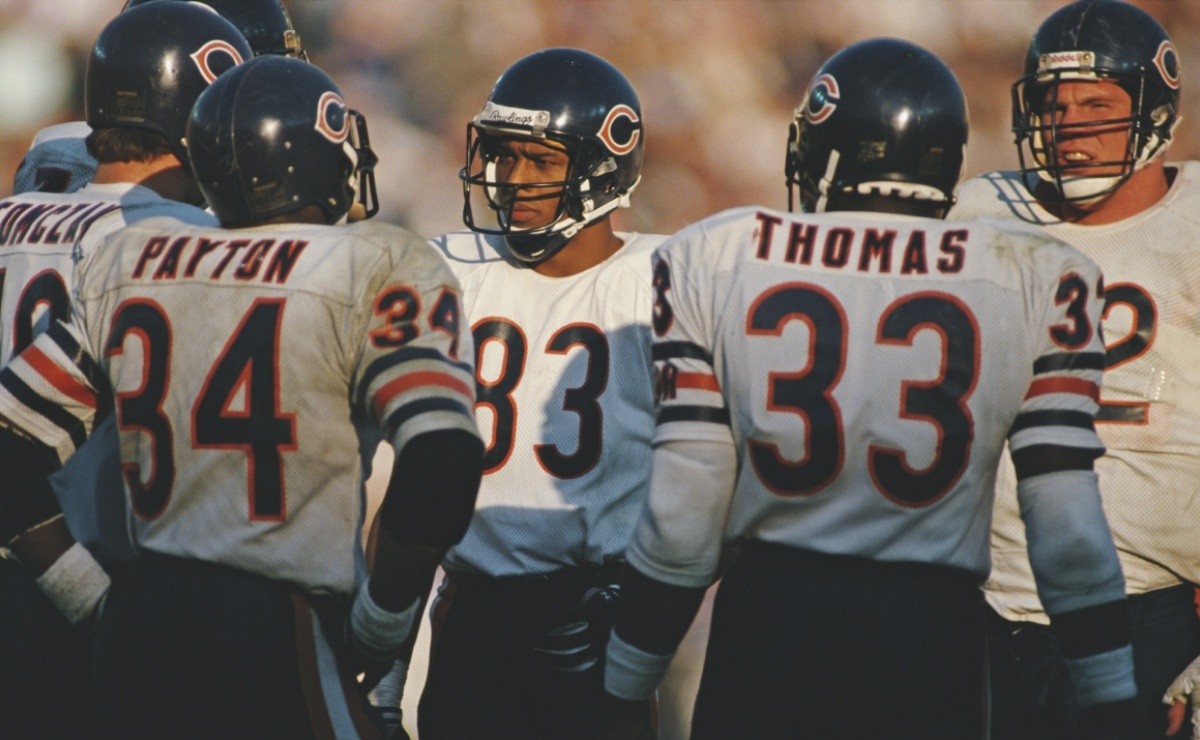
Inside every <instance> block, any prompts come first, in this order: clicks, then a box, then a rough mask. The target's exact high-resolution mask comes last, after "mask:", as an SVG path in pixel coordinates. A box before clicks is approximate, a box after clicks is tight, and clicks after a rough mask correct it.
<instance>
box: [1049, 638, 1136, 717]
mask: <svg viewBox="0 0 1200 740" xmlns="http://www.w3.org/2000/svg"><path fill="white" fill-rule="evenodd" d="M1066 664H1067V671H1068V672H1069V673H1070V675H1071V683H1072V684H1073V685H1074V686H1075V697H1076V698H1077V699H1078V700H1079V704H1080V706H1083V707H1090V706H1095V705H1096V704H1107V703H1109V702H1114V701H1122V700H1124V699H1132V698H1133V697H1135V696H1137V685H1136V684H1135V683H1134V680H1133V648H1132V647H1131V646H1129V645H1125V646H1124V647H1120V648H1117V649H1116V650H1110V651H1108V652H1107V653H1100V654H1098V655H1091V656H1088V657H1086V658H1075V659H1073V660H1072V659H1068V660H1067V661H1066Z"/></svg>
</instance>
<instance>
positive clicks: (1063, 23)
mask: <svg viewBox="0 0 1200 740" xmlns="http://www.w3.org/2000/svg"><path fill="white" fill-rule="evenodd" d="M1080 80H1082V81H1087V82H1095V81H1098V80H1112V81H1113V82H1115V83H1117V84H1118V85H1120V86H1121V88H1122V89H1123V90H1125V92H1127V93H1128V94H1129V97H1130V100H1131V103H1132V114H1131V115H1130V116H1129V117H1127V118H1117V119H1108V120H1104V121H1084V122H1076V123H1066V124H1064V123H1058V122H1057V121H1056V120H1055V119H1054V117H1053V116H1052V115H1044V114H1046V113H1048V112H1052V111H1054V110H1056V109H1057V107H1058V90H1059V85H1060V83H1062V82H1065V81H1066V82H1074V81H1080ZM1179 82H1180V69H1179V54H1178V53H1177V52H1176V50H1175V45H1174V44H1173V43H1171V39H1170V37H1169V36H1167V32H1166V31H1165V30H1163V27H1162V26H1161V25H1159V23H1158V21H1156V20H1154V18H1152V17H1151V16H1150V15H1149V14H1147V13H1146V12H1145V11H1144V10H1142V9H1140V8H1138V7H1137V6H1135V5H1132V4H1130V3H1128V2H1124V1H1123V0H1077V2H1074V3H1071V4H1070V5H1067V6H1065V7H1063V8H1060V9H1059V10H1057V11H1056V12H1054V13H1052V14H1051V15H1050V16H1049V17H1048V18H1046V20H1045V21H1044V22H1043V23H1042V25H1041V26H1040V27H1039V28H1038V30H1037V32H1036V33H1035V34H1034V36H1033V40H1032V41H1031V42H1030V44H1029V51H1028V53H1027V54H1026V55H1025V74H1024V76H1022V77H1021V78H1020V79H1019V80H1017V81H1016V83H1014V84H1013V88H1012V99H1013V133H1014V134H1015V135H1016V145H1017V153H1018V155H1019V156H1020V162H1021V171H1022V173H1023V174H1024V175H1025V176H1026V177H1025V183H1026V186H1027V187H1029V189H1030V190H1031V191H1034V190H1036V193H1037V195H1038V197H1040V198H1045V199H1048V200H1051V201H1059V202H1071V203H1079V204H1087V203H1091V202H1095V201H1096V200H1099V199H1100V198H1102V197H1104V196H1106V195H1108V194H1109V193H1111V192H1113V191H1114V190H1116V189H1117V188H1119V187H1120V186H1121V184H1122V183H1124V182H1125V181H1126V180H1128V179H1129V177H1130V176H1131V175H1132V174H1133V173H1134V172H1136V171H1138V170H1139V169H1141V168H1142V167H1145V166H1146V165H1147V164H1149V163H1150V162H1152V161H1154V159H1156V158H1157V157H1159V156H1161V155H1162V154H1163V153H1164V152H1165V151H1166V149H1167V147H1168V146H1169V145H1170V143H1171V137H1172V135H1173V134H1174V132H1175V127H1176V126H1177V125H1178V124H1179V120H1180V116H1179ZM1097 126H1105V127H1112V126H1126V127H1127V128H1128V130H1129V134H1128V144H1127V146H1126V152H1125V156H1124V157H1123V158H1122V159H1119V160H1113V161H1103V162H1097V161H1091V162H1089V161H1083V162H1071V163H1069V165H1067V166H1066V167H1064V166H1063V165H1060V162H1059V160H1060V157H1059V152H1058V147H1059V145H1060V144H1059V142H1060V140H1061V139H1062V138H1063V137H1064V136H1066V137H1069V136H1071V135H1072V134H1073V133H1075V132H1077V131H1080V130H1082V129H1087V128H1095V127H1097ZM1068 167H1069V170H1070V172H1071V174H1065V173H1064V169H1067V168H1068ZM1089 170H1092V171H1094V173H1089V172H1088V171H1089ZM1080 173H1082V174H1080ZM1039 183H1048V184H1049V185H1051V186H1052V187H1050V188H1046V187H1040V188H1039V187H1038V185H1039Z"/></svg>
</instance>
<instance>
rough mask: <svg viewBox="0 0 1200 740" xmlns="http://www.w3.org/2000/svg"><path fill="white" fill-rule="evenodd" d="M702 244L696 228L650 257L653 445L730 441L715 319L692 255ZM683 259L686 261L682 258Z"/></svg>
mask: <svg viewBox="0 0 1200 740" xmlns="http://www.w3.org/2000/svg"><path fill="white" fill-rule="evenodd" d="M703 246H704V243H703V232H702V231H701V230H699V228H692V229H687V230H685V231H683V232H681V233H680V234H679V235H678V236H676V237H673V238H672V239H670V240H668V241H667V242H665V243H664V244H663V245H662V246H661V247H659V249H658V250H657V251H656V252H655V254H654V260H653V271H654V272H653V289H654V294H653V295H654V309H653V314H652V324H651V325H652V329H653V346H652V349H651V353H652V359H653V360H654V400H655V434H654V441H655V442H656V443H658V442H665V441H670V440H679V439H689V440H701V441H718V442H720V441H728V440H729V439H730V416H729V408H728V406H727V405H726V403H725V398H724V395H723V394H722V392H721V383H720V380H719V379H718V374H717V370H716V367H715V366H714V363H713V346H714V344H715V335H714V331H713V321H714V317H713V315H712V313H713V311H712V309H711V307H710V306H708V305H707V304H706V296H711V289H710V290H708V291H704V290H699V289H698V287H699V286H701V285H703V282H704V281H703V279H701V278H700V276H698V275H695V274H693V273H694V272H695V271H696V270H697V269H703V268H704V267H706V265H704V264H699V265H698V264H697V262H700V263H703V262H704V260H697V259H696V257H695V254H694V253H695V252H697V251H699V248H702V247H703ZM685 258H686V259H685Z"/></svg>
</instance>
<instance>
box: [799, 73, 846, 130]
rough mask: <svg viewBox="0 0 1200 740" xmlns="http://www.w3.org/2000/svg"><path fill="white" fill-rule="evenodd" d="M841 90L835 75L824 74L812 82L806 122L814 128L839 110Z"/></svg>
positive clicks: (805, 113) (805, 117) (805, 109)
mask: <svg viewBox="0 0 1200 740" xmlns="http://www.w3.org/2000/svg"><path fill="white" fill-rule="evenodd" d="M841 95H842V93H841V90H839V89H838V82H837V80H835V79H834V78H833V75H829V74H823V75H821V76H820V77H818V78H817V79H815V80H813V81H812V85H810V86H809V88H808V95H806V96H805V97H806V98H807V102H806V103H805V105H804V120H806V121H808V122H809V123H811V124H813V125H814V126H815V125H816V124H818V123H821V122H822V121H825V120H827V119H828V118H829V117H830V116H832V115H833V112H834V111H835V110H837V104H838V100H839V99H840V98H841Z"/></svg>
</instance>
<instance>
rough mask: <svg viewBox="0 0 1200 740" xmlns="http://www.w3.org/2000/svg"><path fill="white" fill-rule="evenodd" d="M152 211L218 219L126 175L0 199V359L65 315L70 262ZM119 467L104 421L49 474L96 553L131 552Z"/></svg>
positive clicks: (208, 221) (122, 555) (210, 222)
mask: <svg viewBox="0 0 1200 740" xmlns="http://www.w3.org/2000/svg"><path fill="white" fill-rule="evenodd" d="M55 141H56V142H57V141H59V140H55ZM76 143H78V144H81V143H82V142H76ZM44 146H48V145H43V147H44ZM41 149H42V147H39V149H38V150H39V151H41ZM89 176H90V175H89ZM156 216H169V217H171V218H175V219H178V220H180V221H184V222H186V223H193V224H197V225H201V226H215V225H216V219H215V218H214V217H213V216H212V215H211V214H209V213H206V212H205V211H203V210H201V209H199V208H196V207H195V206H190V205H187V204H185V203H180V202H177V201H172V200H168V199H166V198H163V197H162V196H160V195H158V194H157V193H155V192H154V191H153V190H150V189H149V188H145V187H142V186H140V185H135V184H132V183H106V184H96V183H91V184H88V185H85V186H84V187H82V188H81V189H79V190H76V191H75V192H72V193H70V194H59V193H39V192H28V193H23V194H19V195H14V196H12V197H9V198H5V199H4V200H0V365H3V364H7V363H8V361H9V360H10V359H11V358H12V357H13V356H14V355H16V354H17V353H18V352H20V351H21V350H22V349H24V348H25V347H27V346H29V344H30V343H31V342H32V341H33V339H34V337H35V336H37V335H38V334H40V333H41V332H43V331H45V330H46V329H47V328H49V327H50V325H51V324H52V322H53V321H54V320H56V319H65V318H66V317H67V316H68V313H69V309H70V302H71V296H72V295H73V293H74V289H75V280H76V274H75V273H76V270H77V269H78V268H79V266H80V265H81V264H82V263H83V262H84V261H86V260H87V259H89V258H90V257H91V255H92V254H93V252H94V251H95V250H96V247H97V245H99V244H100V242H101V241H103V240H104V238H105V237H106V236H107V235H108V234H111V233H112V232H113V231H116V230H117V229H119V228H121V227H123V226H125V225H127V224H130V223H134V222H136V221H139V220H141V219H144V218H151V217H156ZM119 467H120V466H119V463H118V460H117V447H116V432H115V430H114V429H113V428H112V425H111V422H106V423H104V424H101V425H100V426H99V428H98V430H97V431H96V433H95V434H94V436H93V438H92V439H90V440H88V442H87V443H86V444H85V445H84V446H83V448H82V449H81V450H80V452H79V454H78V455H76V456H75V457H73V458H72V459H71V461H70V462H69V463H68V464H66V465H65V466H64V467H63V468H62V469H61V470H59V471H58V472H57V473H55V475H54V476H53V477H52V478H51V483H52V484H53V486H54V490H55V493H56V494H57V495H58V498H59V502H60V503H61V505H62V508H63V512H64V515H65V517H66V520H67V524H68V526H69V527H70V529H71V532H72V534H74V535H75V538H76V539H78V540H79V541H80V542H82V543H83V544H84V545H86V546H87V547H89V548H90V549H91V550H92V551H93V552H94V553H95V554H96V555H98V556H100V557H102V558H112V559H128V558H130V557H132V556H133V547H132V545H131V544H130V540H129V533H128V531H127V529H128V525H127V522H126V518H127V517H126V510H125V506H124V491H123V490H122V485H121V476H120V470H119Z"/></svg>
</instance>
